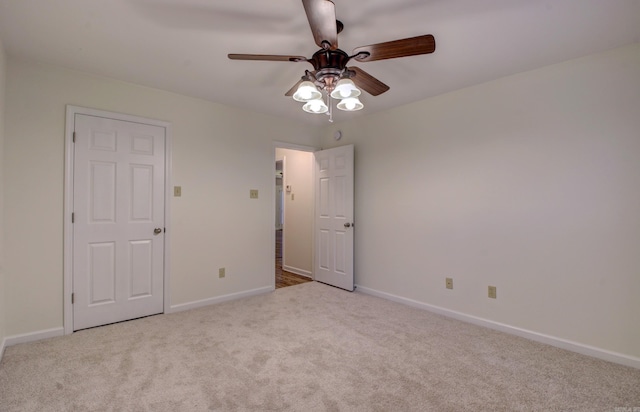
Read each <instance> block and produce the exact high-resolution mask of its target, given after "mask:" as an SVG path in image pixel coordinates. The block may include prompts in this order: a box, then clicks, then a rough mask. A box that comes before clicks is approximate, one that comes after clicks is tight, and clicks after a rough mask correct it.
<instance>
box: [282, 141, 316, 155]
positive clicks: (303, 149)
mask: <svg viewBox="0 0 640 412" xmlns="http://www.w3.org/2000/svg"><path fill="white" fill-rule="evenodd" d="M275 149H291V150H299V151H301V152H317V151H318V150H320V149H318V148H317V147H313V146H305V145H301V144H295V143H287V142H279V141H276V140H274V141H273V150H274V156H275Z"/></svg>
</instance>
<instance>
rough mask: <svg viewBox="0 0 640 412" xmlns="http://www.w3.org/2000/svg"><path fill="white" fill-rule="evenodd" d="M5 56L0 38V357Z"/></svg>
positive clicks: (0, 344) (3, 318)
mask: <svg viewBox="0 0 640 412" xmlns="http://www.w3.org/2000/svg"><path fill="white" fill-rule="evenodd" d="M5 78H6V58H5V54H4V46H3V45H2V40H1V39H0V357H2V347H3V343H4V337H5V336H6V335H5V321H6V305H5V293H6V288H5V283H4V277H5V274H4V265H5V263H4V225H5V224H4V207H3V205H4V178H3V175H4V174H3V170H4V106H5V104H4V102H5V93H4V92H5Z"/></svg>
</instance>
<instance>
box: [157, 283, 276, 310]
mask: <svg viewBox="0 0 640 412" xmlns="http://www.w3.org/2000/svg"><path fill="white" fill-rule="evenodd" d="M274 290H275V286H267V287H264V288H258V289H251V290H246V291H243V292H238V293H231V294H229V295H224V296H216V297H214V298H209V299H203V300H197V301H195V302H187V303H180V304H177V305H172V306H171V308H170V310H169V313H176V312H182V311H184V310H190V309H197V308H201V307H203V306H209V305H213V304H216V303H222V302H227V301H230V300H236V299H242V298H246V297H249V296H255V295H261V294H263V293H269V292H273V291H274Z"/></svg>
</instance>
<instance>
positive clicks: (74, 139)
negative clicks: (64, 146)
mask: <svg viewBox="0 0 640 412" xmlns="http://www.w3.org/2000/svg"><path fill="white" fill-rule="evenodd" d="M75 142H76V132H73V143H75Z"/></svg>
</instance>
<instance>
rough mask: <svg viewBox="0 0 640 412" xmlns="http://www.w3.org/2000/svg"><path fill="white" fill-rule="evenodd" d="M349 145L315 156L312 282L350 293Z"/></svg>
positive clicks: (351, 260)
mask: <svg viewBox="0 0 640 412" xmlns="http://www.w3.org/2000/svg"><path fill="white" fill-rule="evenodd" d="M353 154H354V147H353V145H347V146H340V147H336V148H333V149H327V150H321V151H318V152H315V153H314V156H315V167H316V170H315V177H314V179H315V242H314V244H315V253H314V261H315V263H314V272H315V273H314V275H315V280H317V281H319V282H323V283H327V284H330V285H333V286H337V287H339V288H342V289H346V290H349V291H353V289H354V279H353V277H354V276H353V275H354V273H353V237H354V236H353V231H354V219H353V190H354V186H353Z"/></svg>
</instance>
